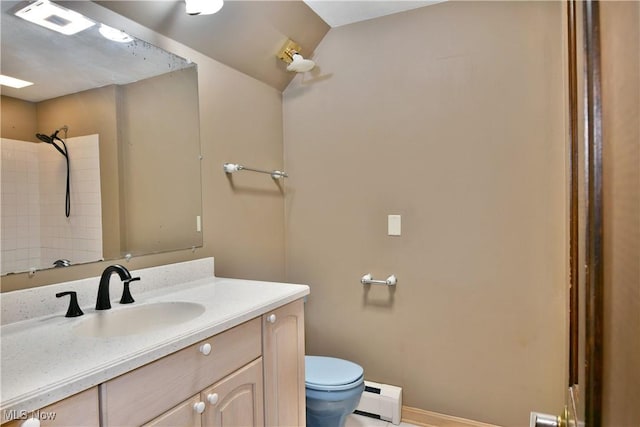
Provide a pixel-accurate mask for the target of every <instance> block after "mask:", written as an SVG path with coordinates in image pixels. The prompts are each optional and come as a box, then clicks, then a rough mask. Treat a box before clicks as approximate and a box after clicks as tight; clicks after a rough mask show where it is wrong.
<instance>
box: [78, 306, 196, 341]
mask: <svg viewBox="0 0 640 427" xmlns="http://www.w3.org/2000/svg"><path fill="white" fill-rule="evenodd" d="M204 310H205V308H204V306H202V305H200V304H196V303H193V302H158V303H152V304H144V305H134V306H131V307H127V308H123V309H120V310H113V309H112V310H104V311H99V312H96V313H95V314H91V315H89V316H90V317H87V318H86V319H84V320H82V321H81V322H80V323H79V324H78V325H76V326H75V327H74V332H75V333H76V334H77V335H80V336H85V337H116V336H123V335H133V334H143V333H145V332H153V331H156V330H158V329H163V328H167V327H170V326H175V325H178V324H180V323H184V322H188V321H189V320H192V319H195V318H196V317H198V316H200V315H201V314H202V313H204Z"/></svg>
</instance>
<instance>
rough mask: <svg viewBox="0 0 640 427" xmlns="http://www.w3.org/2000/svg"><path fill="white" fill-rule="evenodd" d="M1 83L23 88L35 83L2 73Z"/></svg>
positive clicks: (0, 76) (0, 75)
mask: <svg viewBox="0 0 640 427" xmlns="http://www.w3.org/2000/svg"><path fill="white" fill-rule="evenodd" d="M0 85H2V86H9V87H12V88H15V89H22V88H23V87H27V86H31V85H33V83H31V82H28V81H26V80H20V79H16V78H15V77H9V76H5V75H4V74H0Z"/></svg>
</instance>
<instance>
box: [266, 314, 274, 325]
mask: <svg viewBox="0 0 640 427" xmlns="http://www.w3.org/2000/svg"><path fill="white" fill-rule="evenodd" d="M267 322H269V323H276V315H275V314H270V315H268V316H267Z"/></svg>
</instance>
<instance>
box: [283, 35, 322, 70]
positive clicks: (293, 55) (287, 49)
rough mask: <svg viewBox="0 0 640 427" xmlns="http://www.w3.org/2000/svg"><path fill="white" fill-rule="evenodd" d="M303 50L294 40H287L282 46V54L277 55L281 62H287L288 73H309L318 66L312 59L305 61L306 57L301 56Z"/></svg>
mask: <svg viewBox="0 0 640 427" xmlns="http://www.w3.org/2000/svg"><path fill="white" fill-rule="evenodd" d="M301 49H302V48H301V47H300V45H299V44H298V43H296V42H294V41H293V40H287V42H286V43H285V44H284V46H282V49H280V52H278V54H277V55H276V56H277V57H278V58H280V60H282V61H284V62H286V63H287V64H289V65H287V71H295V72H296V73H306V72H307V71H311V70H312V69H313V67H315V66H316V63H315V62H313V61H312V60H310V59H304V57H303V56H302V55H301V54H300V50H301Z"/></svg>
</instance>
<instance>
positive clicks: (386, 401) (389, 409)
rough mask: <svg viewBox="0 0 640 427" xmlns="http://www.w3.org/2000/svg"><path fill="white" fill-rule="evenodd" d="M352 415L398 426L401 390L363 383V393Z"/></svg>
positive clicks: (369, 382) (385, 385) (367, 382)
mask: <svg viewBox="0 0 640 427" xmlns="http://www.w3.org/2000/svg"><path fill="white" fill-rule="evenodd" d="M354 414H358V415H364V416H365V417H371V418H376V419H379V420H384V421H388V422H391V423H393V424H395V425H398V424H400V419H401V415H402V388H400V387H396V386H393V385H388V384H378V383H374V382H371V381H365V382H364V392H363V393H362V397H361V398H360V403H359V404H358V407H357V408H356V410H355V411H354Z"/></svg>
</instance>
